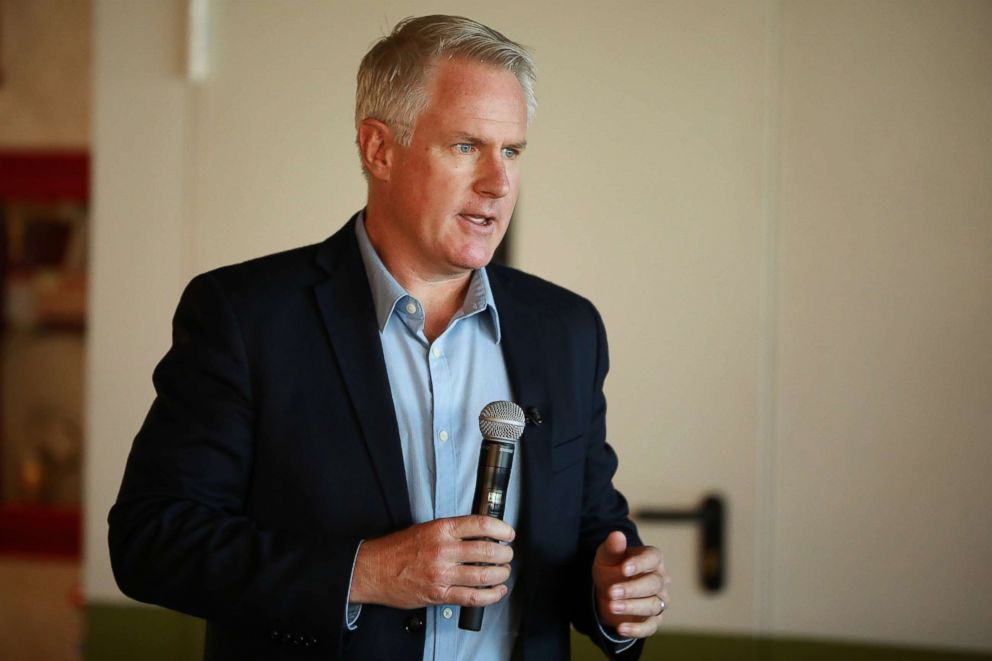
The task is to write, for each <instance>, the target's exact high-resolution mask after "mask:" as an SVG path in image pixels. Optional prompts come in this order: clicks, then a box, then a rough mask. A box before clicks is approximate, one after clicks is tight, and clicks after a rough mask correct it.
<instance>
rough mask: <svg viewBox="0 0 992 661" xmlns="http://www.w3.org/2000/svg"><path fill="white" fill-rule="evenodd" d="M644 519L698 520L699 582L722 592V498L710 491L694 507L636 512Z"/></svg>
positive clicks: (724, 560) (686, 521)
mask: <svg viewBox="0 0 992 661" xmlns="http://www.w3.org/2000/svg"><path fill="white" fill-rule="evenodd" d="M634 517H635V518H638V519H640V520H642V521H649V522H652V523H654V522H657V523H697V524H699V526H700V535H699V581H700V583H702V585H703V589H704V590H706V591H707V592H719V591H720V590H722V589H723V586H724V583H725V582H726V571H725V567H726V564H727V563H726V544H725V540H724V534H723V532H724V530H723V529H724V526H725V524H726V508H725V507H724V504H723V498H721V497H720V496H719V495H717V494H707V495H706V497H705V498H703V500H702V502H701V503H700V504H699V506H698V507H696V508H695V509H653V508H645V509H642V510H638V511H636V512H634Z"/></svg>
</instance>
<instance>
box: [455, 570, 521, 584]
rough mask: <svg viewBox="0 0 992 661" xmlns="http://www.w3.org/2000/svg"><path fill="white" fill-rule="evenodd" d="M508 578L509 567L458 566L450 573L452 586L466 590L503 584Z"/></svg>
mask: <svg viewBox="0 0 992 661" xmlns="http://www.w3.org/2000/svg"><path fill="white" fill-rule="evenodd" d="M509 578H510V566H509V565H458V566H456V567H454V568H453V569H452V572H451V584H452V585H457V586H461V587H468V588H479V587H486V588H488V587H492V586H495V585H500V584H501V583H505V582H506V581H507V579H509Z"/></svg>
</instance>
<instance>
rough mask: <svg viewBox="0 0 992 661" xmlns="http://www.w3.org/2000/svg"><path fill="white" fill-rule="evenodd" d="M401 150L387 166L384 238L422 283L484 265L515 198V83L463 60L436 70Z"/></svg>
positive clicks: (521, 135)
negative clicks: (387, 218)
mask: <svg viewBox="0 0 992 661" xmlns="http://www.w3.org/2000/svg"><path fill="white" fill-rule="evenodd" d="M427 85H428V91H429V97H428V98H429V100H428V102H427V107H426V108H425V109H424V111H423V112H422V113H421V115H420V117H419V118H418V119H417V122H416V124H415V126H414V128H413V135H412V138H411V142H410V145H409V147H405V148H404V147H398V148H397V149H396V150H395V160H394V163H393V166H392V167H391V168H390V170H389V185H388V190H389V192H388V197H389V202H388V206H389V209H390V213H389V216H391V218H390V225H391V227H390V229H389V232H390V233H391V234H392V236H391V238H390V240H392V241H395V243H394V245H395V246H399V250H400V251H401V254H402V255H403V256H404V259H405V261H406V262H407V265H408V266H409V267H412V268H414V269H415V270H416V271H417V272H418V275H419V276H420V277H422V278H431V279H433V278H446V277H451V276H457V275H460V274H463V273H465V272H466V271H468V270H471V269H477V268H481V267H483V266H485V265H486V264H487V263H489V260H490V259H491V258H492V255H493V251H494V250H496V247H497V246H498V245H499V242H500V240H501V239H502V238H503V235H504V234H505V233H506V228H507V224H508V223H509V222H510V215H511V214H512V213H513V207H514V205H515V204H516V201H517V190H518V184H519V176H520V172H519V162H518V157H519V156H520V153H521V152H522V151H523V148H524V146H525V143H526V138H527V106H526V103H525V101H524V95H523V91H522V90H521V88H520V84H519V83H518V82H517V79H516V77H515V76H514V75H513V74H512V73H509V72H507V71H505V70H503V69H498V68H494V67H489V66H485V65H481V64H477V63H470V62H466V61H461V60H454V61H452V60H444V61H441V62H439V63H438V64H437V66H436V68H435V69H434V72H433V75H432V76H431V77H430V79H429V80H428V83H427Z"/></svg>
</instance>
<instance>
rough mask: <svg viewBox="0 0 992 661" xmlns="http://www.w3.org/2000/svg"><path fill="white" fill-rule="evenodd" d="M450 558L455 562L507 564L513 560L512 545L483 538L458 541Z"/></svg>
mask: <svg viewBox="0 0 992 661" xmlns="http://www.w3.org/2000/svg"><path fill="white" fill-rule="evenodd" d="M454 554H455V555H454V556H453V557H452V558H451V559H452V560H454V561H455V562H486V563H489V564H493V565H508V564H510V563H511V562H512V561H513V547H510V546H505V545H503V544H497V543H496V542H489V541H484V540H478V541H471V542H458V544H457V545H456V547H455V550H454Z"/></svg>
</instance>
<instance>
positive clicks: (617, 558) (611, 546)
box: [596, 530, 627, 566]
mask: <svg viewBox="0 0 992 661" xmlns="http://www.w3.org/2000/svg"><path fill="white" fill-rule="evenodd" d="M626 551H627V537H626V536H624V534H623V533H622V532H620V531H619V530H614V531H613V532H611V533H610V534H609V535H608V536H607V537H606V539H604V540H603V543H602V544H600V545H599V548H597V549H596V564H599V565H607V566H609V565H619V564H620V563H621V562H623V560H624V558H625V557H626Z"/></svg>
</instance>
